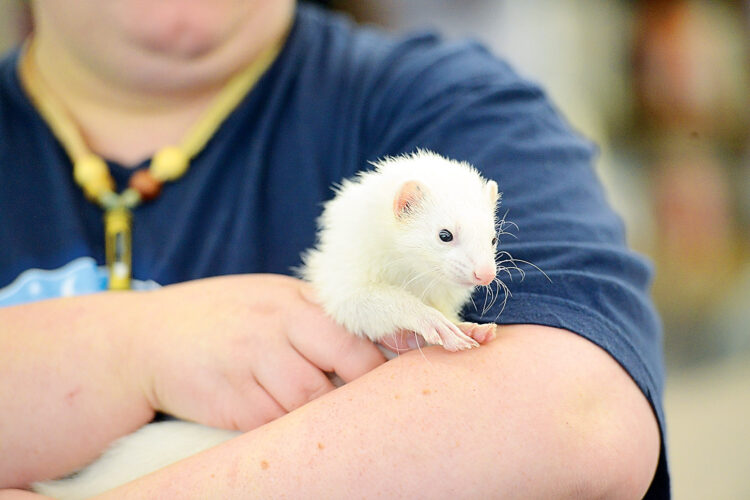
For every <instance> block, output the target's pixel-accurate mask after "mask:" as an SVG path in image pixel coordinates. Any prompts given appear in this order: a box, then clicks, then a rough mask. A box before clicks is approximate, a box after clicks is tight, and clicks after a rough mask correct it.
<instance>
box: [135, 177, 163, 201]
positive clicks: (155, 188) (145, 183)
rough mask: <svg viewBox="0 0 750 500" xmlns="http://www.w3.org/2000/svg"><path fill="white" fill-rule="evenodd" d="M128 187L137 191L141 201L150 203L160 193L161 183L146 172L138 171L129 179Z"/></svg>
mask: <svg viewBox="0 0 750 500" xmlns="http://www.w3.org/2000/svg"><path fill="white" fill-rule="evenodd" d="M128 185H129V186H130V187H131V188H132V189H134V190H136V191H138V194H140V195H141V199H142V200H143V201H150V200H153V199H154V198H156V197H157V196H159V194H160V193H161V186H162V182H161V181H160V180H157V179H155V178H154V176H153V175H151V172H149V171H148V170H138V171H137V172H135V173H134V174H133V175H132V176H131V177H130V182H129V183H128Z"/></svg>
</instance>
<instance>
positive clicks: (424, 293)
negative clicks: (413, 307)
mask: <svg viewBox="0 0 750 500" xmlns="http://www.w3.org/2000/svg"><path fill="white" fill-rule="evenodd" d="M437 270H438V269H437V268H436V269H435V271H437ZM438 279H440V276H439V275H437V274H435V275H434V276H433V277H432V279H431V280H430V282H429V283H427V286H426V287H424V290H422V295H421V296H420V300H421V301H422V302H424V298H425V296H426V295H427V292H429V291H430V289H431V288H432V287H433V286H435V283H436V282H437V280H438Z"/></svg>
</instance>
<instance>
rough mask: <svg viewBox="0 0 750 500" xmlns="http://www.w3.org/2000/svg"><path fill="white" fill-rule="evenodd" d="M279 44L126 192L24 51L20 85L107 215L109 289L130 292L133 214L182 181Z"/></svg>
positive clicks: (30, 53) (82, 183) (29, 49)
mask: <svg viewBox="0 0 750 500" xmlns="http://www.w3.org/2000/svg"><path fill="white" fill-rule="evenodd" d="M279 49H280V44H278V45H274V46H273V47H270V48H269V49H267V50H266V51H264V52H263V53H262V54H261V55H260V56H259V57H258V58H257V59H256V60H255V61H254V62H253V63H252V64H250V65H249V66H248V67H247V68H245V69H244V70H242V71H241V72H239V73H238V74H237V75H235V76H234V77H232V78H231V79H230V80H229V82H228V83H227V84H226V86H225V87H224V88H223V89H222V90H221V91H220V92H219V94H218V95H217V96H216V98H215V99H214V101H213V103H212V104H211V105H210V106H209V108H208V110H207V111H206V112H204V114H203V116H201V118H200V119H199V120H198V121H197V122H196V123H195V125H194V126H193V127H192V128H191V129H190V130H188V132H187V134H186V135H185V136H184V137H183V139H182V141H181V142H180V143H179V144H178V145H170V146H166V147H164V148H162V149H160V150H159V151H157V152H156V154H154V156H153V158H152V159H151V163H150V164H149V167H148V169H143V170H138V171H136V172H134V173H133V175H132V176H131V177H130V180H129V183H128V187H127V188H126V189H125V190H124V191H123V192H122V193H119V194H118V193H116V192H115V190H114V189H115V183H114V179H112V176H111V174H110V173H109V167H108V166H107V163H106V162H105V161H104V160H103V159H102V158H101V157H100V156H98V155H96V154H94V153H93V152H92V151H91V150H90V149H89V147H88V146H87V144H86V142H85V141H84V139H83V137H82V135H81V133H80V131H79V130H78V127H77V126H76V125H75V123H74V122H73V119H72V118H71V117H70V114H69V113H68V112H67V110H66V109H65V107H64V106H63V104H62V103H61V102H59V101H58V100H57V99H56V98H55V96H54V94H53V93H52V92H51V91H50V89H49V88H48V87H47V85H46V84H45V82H44V81H43V80H42V78H41V77H40V76H39V73H38V70H37V67H36V63H35V60H34V57H33V51H34V42H33V40H32V41H30V42H28V43H27V44H26V46H25V47H24V51H23V54H22V55H21V60H20V63H19V75H20V79H21V83H22V85H23V87H24V89H25V90H26V92H27V94H28V95H29V97H30V98H31V102H32V103H33V104H34V106H35V107H36V109H37V111H38V112H39V114H40V115H41V116H42V118H43V119H44V120H45V122H46V123H47V125H48V126H49V127H50V129H51V130H52V133H53V134H54V136H55V137H56V138H57V140H58V141H59V142H60V144H61V145H62V146H63V148H64V149H65V151H66V153H67V154H68V157H69V158H70V161H71V163H72V164H73V178H74V179H75V182H76V183H77V184H78V185H79V186H80V187H81V188H82V189H83V192H84V194H85V195H86V197H87V198H88V199H89V200H91V201H92V202H94V203H96V204H97V205H99V206H100V207H101V208H102V209H103V210H104V238H105V252H106V261H107V269H108V271H109V289H110V290H128V289H130V281H131V272H132V271H131V262H132V219H133V218H132V210H133V209H134V208H136V207H137V206H138V205H140V204H141V203H143V202H147V201H151V200H153V199H155V198H156V197H158V196H159V194H160V193H161V188H162V185H163V184H164V183H165V182H168V181H174V180H176V179H179V178H180V177H181V176H182V175H183V174H184V173H185V172H186V171H187V170H188V168H189V166H190V160H191V159H192V158H193V157H195V155H197V154H198V153H199V152H200V151H201V150H202V149H203V147H204V146H205V145H206V143H207V142H208V141H209V139H211V137H212V136H213V135H214V133H215V132H216V130H217V129H218V128H219V126H220V125H221V124H222V123H223V121H224V120H225V119H226V118H227V116H229V114H230V113H231V112H232V111H233V110H234V109H235V108H236V107H237V105H238V104H239V103H240V101H241V100H242V99H243V98H244V97H245V96H246V95H247V93H248V92H249V91H250V89H251V88H252V87H253V85H255V83H256V82H257V81H258V79H259V78H260V77H261V76H262V75H263V73H265V71H266V70H267V69H268V67H269V66H270V65H271V63H272V62H273V61H274V59H275V58H276V55H277V54H278V51H279Z"/></svg>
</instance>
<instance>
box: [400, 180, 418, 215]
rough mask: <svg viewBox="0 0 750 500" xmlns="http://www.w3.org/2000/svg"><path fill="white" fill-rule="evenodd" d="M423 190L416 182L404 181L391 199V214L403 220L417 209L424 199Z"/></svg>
mask: <svg viewBox="0 0 750 500" xmlns="http://www.w3.org/2000/svg"><path fill="white" fill-rule="evenodd" d="M424 196H425V189H424V187H422V185H421V184H420V183H419V182H417V181H406V182H404V183H403V185H402V186H401V188H400V189H399V190H398V193H396V197H395V198H394V199H393V214H394V215H395V216H396V218H403V217H405V216H407V215H409V214H411V213H412V212H414V210H416V209H417V207H418V206H419V204H420V203H421V201H422V200H423V199H424Z"/></svg>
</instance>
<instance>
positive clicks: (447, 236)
mask: <svg viewBox="0 0 750 500" xmlns="http://www.w3.org/2000/svg"><path fill="white" fill-rule="evenodd" d="M438 236H439V237H440V241H443V242H445V243H448V242H449V241H451V240H453V233H451V232H450V231H448V230H447V229H441V230H440V232H439V233H438Z"/></svg>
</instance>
